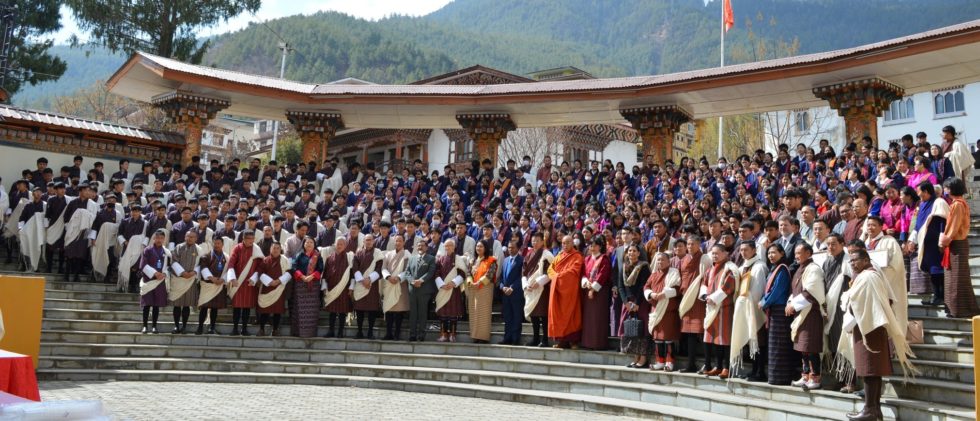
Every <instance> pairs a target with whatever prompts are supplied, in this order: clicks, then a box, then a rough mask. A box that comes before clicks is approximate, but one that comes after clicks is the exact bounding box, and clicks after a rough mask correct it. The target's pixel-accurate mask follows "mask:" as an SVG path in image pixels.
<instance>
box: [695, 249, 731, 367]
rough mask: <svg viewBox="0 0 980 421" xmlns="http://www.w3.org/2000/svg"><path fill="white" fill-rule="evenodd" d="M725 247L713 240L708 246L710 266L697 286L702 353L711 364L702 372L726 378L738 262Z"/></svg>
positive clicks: (706, 361) (707, 362) (706, 363)
mask: <svg viewBox="0 0 980 421" xmlns="http://www.w3.org/2000/svg"><path fill="white" fill-rule="evenodd" d="M728 257H729V252H728V248H727V247H726V246H725V245H723V244H721V243H716V244H715V245H714V246H712V247H711V264H712V266H711V270H710V271H709V272H708V275H707V277H706V279H705V284H704V285H703V286H702V287H701V292H702V293H701V298H700V299H701V301H704V304H705V312H704V351H705V352H704V354H705V365H706V366H707V365H708V364H709V363H710V362H711V360H712V356H713V357H714V359H715V363H714V367H713V368H712V369H711V370H708V371H707V372H705V373H704V374H705V375H707V376H718V377H720V378H722V379H727V378H728V376H729V374H730V373H729V371H728V363H729V361H728V359H729V346H731V338H732V315H733V313H734V311H735V297H734V295H735V292H736V291H737V290H738V277H737V276H738V275H739V273H738V266H735V264H734V263H732V262H731V261H730V260H729V258H728Z"/></svg>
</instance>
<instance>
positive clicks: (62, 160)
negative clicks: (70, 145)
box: [0, 144, 142, 190]
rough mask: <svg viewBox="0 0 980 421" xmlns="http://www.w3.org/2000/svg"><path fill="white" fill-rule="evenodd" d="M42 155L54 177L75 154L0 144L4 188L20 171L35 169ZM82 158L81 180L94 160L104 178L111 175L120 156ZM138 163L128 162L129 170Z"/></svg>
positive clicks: (0, 165)
mask: <svg viewBox="0 0 980 421" xmlns="http://www.w3.org/2000/svg"><path fill="white" fill-rule="evenodd" d="M42 156H43V157H45V158H47V159H48V168H51V170H52V171H54V176H55V177H58V176H59V175H61V167H62V166H72V165H73V164H74V163H73V162H72V158H74V157H75V155H70V154H64V153H58V152H50V151H40V150H36V149H27V148H20V147H16V146H11V145H7V144H0V177H3V186H4V188H5V189H8V190H9V189H10V186H12V185H13V184H14V182H15V181H17V180H19V179H20V172H21V171H23V170H31V171H34V170H36V169H37V159H38V158H40V157H42ZM82 158H84V160H83V161H82V177H81V179H82V180H84V179H85V177H86V172H87V171H88V170H90V169H92V167H93V166H94V165H95V162H96V161H101V162H102V163H103V164H104V167H103V169H102V171H103V172H104V173H105V174H106V178H108V176H110V175H112V173H114V172H116V171H119V159H120V158H107V157H99V158H96V157H91V156H86V155H82ZM140 165H142V162H140V161H136V162H130V164H129V172H130V173H132V172H133V171H134V168H135V169H136V170H137V171H138V170H139V167H140Z"/></svg>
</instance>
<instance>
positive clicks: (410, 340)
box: [408, 336, 417, 342]
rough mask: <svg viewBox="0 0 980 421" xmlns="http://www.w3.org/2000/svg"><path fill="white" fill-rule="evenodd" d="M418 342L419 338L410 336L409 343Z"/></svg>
mask: <svg viewBox="0 0 980 421" xmlns="http://www.w3.org/2000/svg"><path fill="white" fill-rule="evenodd" d="M416 340H417V338H416V337H414V336H409V337H408V341H409V342H415V341H416Z"/></svg>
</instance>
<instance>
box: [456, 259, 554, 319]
mask: <svg viewBox="0 0 980 421" xmlns="http://www.w3.org/2000/svg"><path fill="white" fill-rule="evenodd" d="M542 258H543V257H542ZM467 266H469V265H468V264H467V257H466V256H453V268H452V269H450V270H449V273H447V274H446V279H444V281H445V282H453V279H455V278H456V277H457V276H465V275H466V268H467ZM465 283H466V281H463V282H461V283H460V284H459V285H456V286H454V287H452V288H448V289H443V288H439V291H437V292H436V311H439V310H440V309H442V307H443V306H445V305H446V304H447V303H449V299H450V298H452V297H453V290H454V289H456V288H461V287H463V284H465ZM453 285H455V283H453Z"/></svg>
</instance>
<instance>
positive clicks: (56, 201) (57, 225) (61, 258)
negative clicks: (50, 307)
mask: <svg viewBox="0 0 980 421" xmlns="http://www.w3.org/2000/svg"><path fill="white" fill-rule="evenodd" d="M54 191H55V194H54V196H49V197H48V200H47V206H45V208H46V209H45V210H44V228H45V233H46V235H45V237H46V239H47V247H45V252H44V260H45V261H46V262H47V263H48V272H51V269H52V268H53V265H54V260H55V259H54V253H55V252H58V273H65V272H64V264H65V224H64V220H63V219H62V217H63V216H64V214H65V209H66V208H68V199H67V198H66V197H65V183H62V182H57V183H54ZM66 278H67V276H66Z"/></svg>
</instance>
